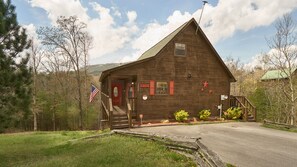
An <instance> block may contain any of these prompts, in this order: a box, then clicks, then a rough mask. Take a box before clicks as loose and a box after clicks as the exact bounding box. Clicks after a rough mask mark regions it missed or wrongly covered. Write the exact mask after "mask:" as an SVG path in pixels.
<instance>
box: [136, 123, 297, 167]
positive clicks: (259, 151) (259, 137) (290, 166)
mask: <svg viewBox="0 0 297 167" xmlns="http://www.w3.org/2000/svg"><path fill="white" fill-rule="evenodd" d="M131 131H137V132H147V133H156V134H159V135H168V136H180V137H186V138H182V140H191V139H189V138H191V137H196V138H198V137H201V140H200V141H201V142H202V143H203V144H204V145H206V146H207V147H208V148H209V149H211V150H212V151H214V152H215V153H217V154H218V155H219V156H220V158H221V159H222V160H223V161H224V162H226V163H231V164H233V165H236V166H239V167H245V166H246V167H262V166H263V167H266V166H267V167H274V166H275V167H279V166H282V167H296V166H297V133H292V132H285V131H280V130H274V129H268V128H264V127H261V124H259V123H251V122H246V123H243V122H232V123H222V124H205V125H192V126H190V125H181V126H160V127H146V128H136V129H132V130H131Z"/></svg>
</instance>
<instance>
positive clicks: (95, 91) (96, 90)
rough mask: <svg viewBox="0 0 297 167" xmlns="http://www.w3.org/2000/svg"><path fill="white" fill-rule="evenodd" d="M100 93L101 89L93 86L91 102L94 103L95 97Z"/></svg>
mask: <svg viewBox="0 0 297 167" xmlns="http://www.w3.org/2000/svg"><path fill="white" fill-rule="evenodd" d="M98 92H99V89H97V88H96V86H95V85H93V84H92V86H91V94H90V99H89V102H92V101H93V100H94V97H95V96H96V94H97V93H98Z"/></svg>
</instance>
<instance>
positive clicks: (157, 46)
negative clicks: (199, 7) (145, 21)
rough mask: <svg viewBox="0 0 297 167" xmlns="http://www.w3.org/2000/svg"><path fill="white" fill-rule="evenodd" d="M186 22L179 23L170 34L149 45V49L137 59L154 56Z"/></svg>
mask: <svg viewBox="0 0 297 167" xmlns="http://www.w3.org/2000/svg"><path fill="white" fill-rule="evenodd" d="M187 23H188V22H186V23H184V24H183V25H181V26H180V27H179V28H178V29H176V30H175V31H173V32H172V33H171V34H169V35H168V36H166V37H165V38H163V39H162V40H161V41H160V42H158V43H157V44H155V45H154V46H153V47H151V48H150V49H149V50H147V51H146V52H144V53H143V54H142V55H141V56H140V57H139V58H138V60H143V59H147V58H150V57H154V56H156V55H157V54H158V53H159V52H160V50H161V49H162V48H164V47H165V45H166V44H167V43H168V42H169V41H170V40H171V39H173V38H174V37H175V36H176V34H178V33H179V32H180V31H181V30H182V29H183V28H184V27H185V26H186V25H187Z"/></svg>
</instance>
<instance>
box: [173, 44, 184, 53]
mask: <svg viewBox="0 0 297 167" xmlns="http://www.w3.org/2000/svg"><path fill="white" fill-rule="evenodd" d="M174 55H175V56H186V44H182V43H175V49H174Z"/></svg>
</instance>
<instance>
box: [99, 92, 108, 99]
mask: <svg viewBox="0 0 297 167" xmlns="http://www.w3.org/2000/svg"><path fill="white" fill-rule="evenodd" d="M101 94H102V95H104V96H105V97H107V98H109V96H108V95H107V94H105V93H103V92H101Z"/></svg>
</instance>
